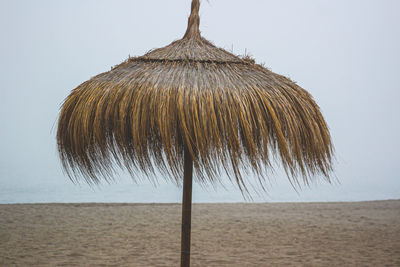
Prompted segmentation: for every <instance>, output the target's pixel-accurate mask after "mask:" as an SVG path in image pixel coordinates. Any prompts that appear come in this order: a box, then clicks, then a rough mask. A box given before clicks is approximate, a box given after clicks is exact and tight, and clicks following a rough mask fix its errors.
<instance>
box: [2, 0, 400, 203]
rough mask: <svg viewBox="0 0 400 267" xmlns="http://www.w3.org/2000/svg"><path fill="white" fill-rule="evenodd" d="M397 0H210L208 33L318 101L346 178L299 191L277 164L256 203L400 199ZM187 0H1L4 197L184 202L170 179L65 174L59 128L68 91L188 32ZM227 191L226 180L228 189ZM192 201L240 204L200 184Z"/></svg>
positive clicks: (233, 195) (205, 17)
mask: <svg viewBox="0 0 400 267" xmlns="http://www.w3.org/2000/svg"><path fill="white" fill-rule="evenodd" d="M398 10H400V2H399V1H395V0H394V1H388V0H383V1H378V0H376V1H366V0H362V1H361V0H360V1H354V0H353V1H348V0H347V1H346V0H339V1H318V0H302V1H297V0H292V1H289V0H279V1H261V0H259V1H257V0H247V1H239V0H210V1H202V6H201V10H200V13H201V22H200V30H201V32H202V35H203V36H204V37H206V38H207V39H209V40H211V41H213V42H214V43H215V44H216V45H217V46H219V47H222V48H225V49H227V50H230V51H233V52H234V53H236V54H244V53H246V52H247V53H249V54H251V55H252V56H254V57H255V58H256V61H257V62H259V63H265V65H266V66H267V67H269V68H270V69H271V70H272V71H274V72H277V73H279V74H283V75H285V76H288V77H290V78H291V79H293V80H295V81H297V82H298V84H299V85H300V86H302V87H303V88H305V89H306V90H308V91H309V92H310V93H311V94H312V95H313V96H314V98H315V100H316V101H317V103H318V104H319V106H320V107H321V109H322V112H323V114H324V116H325V119H326V120H327V122H328V125H329V126H330V129H331V134H332V137H333V142H334V145H335V147H336V156H337V163H336V176H337V178H338V179H339V181H340V184H334V185H327V184H323V183H322V184H321V183H318V184H315V185H313V186H312V187H311V189H304V190H303V191H300V192H299V194H297V193H296V192H295V191H294V190H293V189H292V188H291V187H290V185H289V183H288V182H287V181H286V178H285V177H284V175H283V174H282V173H281V172H280V171H279V170H278V171H277V172H276V173H275V174H271V175H270V176H271V186H270V188H269V192H268V194H266V195H264V196H261V197H258V196H256V197H255V200H257V201H329V200H366V199H387V198H400V179H399V178H400V174H399V171H400V167H399V159H398V155H397V154H398V151H399V150H400V141H399V130H400V126H399V122H400V120H399V114H400V108H399V105H398V100H399V96H400V93H399V89H400V88H399V82H398V79H399V77H400V52H399V47H400V18H399V16H398ZM189 11H190V1H189V0H168V1H161V0H147V1H137V0H127V1H120V0H117V1H115V0H114V1H100V0H92V1H82V0H79V1H78V0H75V1H54V0H51V1H43V0H37V1H28V0H26V1H20V0H16V1H14V0H13V1H11V0H10V1H4V0H2V1H0V203H4V202H27V201H32V202H46V201H57V202H59V201H68V202H69V201H135V202H152V201H153V202H159V201H162V202H165V201H167V202H171V201H179V200H180V191H179V188H175V187H174V186H173V185H170V184H167V185H165V184H164V183H162V182H161V181H162V179H161V180H160V182H161V184H160V185H159V186H158V187H157V188H153V187H152V186H150V185H149V184H148V183H143V184H141V185H135V184H133V183H132V182H131V181H130V180H129V178H128V177H127V175H126V174H123V173H122V174H121V176H122V177H121V178H119V183H117V184H112V185H104V186H101V187H100V188H95V189H90V188H89V187H87V186H85V185H81V186H74V185H72V183H71V182H70V181H69V180H68V179H67V177H66V176H64V175H63V173H62V170H61V166H60V164H59V161H58V158H57V153H56V142H55V133H56V129H53V131H51V130H52V127H53V125H54V124H55V122H56V119H57V116H58V112H59V108H60V105H61V103H62V101H63V99H64V98H65V97H66V96H67V95H68V94H69V92H70V91H71V90H72V89H73V88H75V87H76V86H77V85H79V84H80V83H82V82H84V81H86V80H88V79H89V78H90V77H92V76H94V75H96V74H98V73H100V72H104V71H107V70H109V69H110V67H111V66H113V65H116V64H118V63H120V62H121V61H123V60H125V59H126V58H127V57H128V55H142V54H144V53H145V52H146V51H148V50H149V49H152V48H157V47H162V46H165V45H167V44H169V43H170V42H172V41H173V40H176V39H178V38H181V37H182V36H183V34H184V32H185V29H186V22H187V17H188V15H189ZM227 187H230V186H229V185H228V186H227ZM194 190H195V191H194V201H202V202H204V201H243V199H242V197H241V195H240V193H239V192H238V190H231V189H229V190H230V191H226V190H224V189H222V188H218V190H217V191H214V189H213V188H205V189H202V188H200V187H199V186H196V187H195V189H194Z"/></svg>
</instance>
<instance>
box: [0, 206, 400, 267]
mask: <svg viewBox="0 0 400 267" xmlns="http://www.w3.org/2000/svg"><path fill="white" fill-rule="evenodd" d="M180 208H181V207H180V205H179V204H22V205H0V266H179V260H180V228H181V226H180V222H181V214H180V212H181V210H180ZM192 266H247V267H248V266H400V200H392V201H372V202H349V203H346V202H343V203H268V204H194V205H193V215H192Z"/></svg>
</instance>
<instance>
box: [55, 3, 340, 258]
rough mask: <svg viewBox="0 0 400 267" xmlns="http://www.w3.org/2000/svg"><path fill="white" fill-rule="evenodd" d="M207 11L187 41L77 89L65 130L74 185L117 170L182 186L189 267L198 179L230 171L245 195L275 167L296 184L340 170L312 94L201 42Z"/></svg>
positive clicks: (63, 152) (64, 149) (65, 110)
mask: <svg viewBox="0 0 400 267" xmlns="http://www.w3.org/2000/svg"><path fill="white" fill-rule="evenodd" d="M199 6H200V4H199V0H193V1H192V10H191V15H190V17H189V22H188V28H187V31H186V33H185V35H184V37H183V38H182V39H180V40H178V41H174V42H173V43H171V44H170V45H168V46H166V47H163V48H159V49H155V50H153V51H150V52H148V53H147V54H145V55H144V56H141V57H133V58H129V59H128V60H126V61H125V62H123V63H121V64H119V65H117V66H115V67H114V68H112V69H111V70H110V71H108V72H104V73H101V74H99V75H97V76H95V77H93V78H91V79H90V80H88V81H86V82H84V83H82V84H81V85H79V86H78V87H77V88H75V89H74V90H73V91H72V92H71V94H70V95H69V96H68V98H67V99H66V100H65V102H64V104H63V106H62V110H61V114H60V117H59V121H58V131H57V141H58V149H59V154H60V157H61V160H62V163H63V167H64V169H65V170H66V171H67V173H68V174H69V175H70V177H71V178H73V179H78V177H83V178H84V179H85V180H86V181H87V182H89V183H97V182H99V181H100V177H103V178H105V179H110V178H112V176H113V173H114V168H113V166H114V165H115V164H117V165H118V166H120V167H122V168H126V169H127V170H128V171H129V172H131V174H132V177H133V178H134V179H135V177H137V176H136V175H137V173H138V172H143V173H145V174H146V175H148V177H149V178H150V179H152V177H153V178H154V173H155V169H158V170H161V171H162V172H163V174H165V177H166V178H167V179H172V180H173V181H175V182H176V183H178V184H181V183H182V180H183V208H182V258H181V263H182V266H188V265H189V259H190V220H191V219H190V214H191V192H192V171H193V170H194V173H195V178H196V179H197V181H198V182H200V183H214V182H217V181H219V177H220V173H221V172H225V173H227V174H228V176H229V177H230V179H232V180H234V181H235V182H236V183H237V185H238V187H239V188H240V190H241V191H242V192H244V193H246V192H248V191H247V185H248V181H247V179H246V178H247V177H245V176H244V175H243V173H242V172H243V170H244V169H245V168H246V169H247V170H251V171H252V172H253V173H254V174H256V176H257V177H258V179H257V181H259V182H260V184H261V185H262V184H263V182H264V177H265V173H266V169H268V168H269V167H270V166H271V164H272V162H273V161H274V160H279V159H280V161H281V162H282V165H283V167H284V168H285V170H286V173H287V175H288V177H289V179H290V181H291V182H292V183H294V184H298V183H299V178H301V179H302V180H303V182H304V183H306V184H308V182H309V181H310V179H311V177H313V176H315V175H318V174H322V177H325V179H326V180H328V181H329V173H330V171H331V169H332V167H331V166H332V165H331V156H332V143H331V138H330V135H329V131H328V128H327V125H326V123H325V121H324V119H323V117H322V115H321V113H320V110H319V107H318V106H317V104H316V103H315V102H314V100H313V99H312V97H311V95H310V94H309V93H308V92H306V91H305V90H304V89H302V88H301V87H300V86H298V85H297V84H296V83H294V82H293V81H291V80H290V79H288V78H286V77H284V76H281V75H278V74H275V73H273V72H271V71H269V70H268V69H266V68H264V67H263V66H261V65H258V64H256V63H255V62H254V60H252V59H251V58H248V57H238V56H235V55H233V54H232V53H229V52H227V51H225V50H223V49H220V48H217V47H215V46H214V45H213V44H212V43H211V42H209V41H207V40H206V39H204V38H203V37H201V35H200V31H199V21H200V20H199V15H198V12H199ZM193 167H194V168H193ZM152 174H153V175H152ZM182 177H184V179H182Z"/></svg>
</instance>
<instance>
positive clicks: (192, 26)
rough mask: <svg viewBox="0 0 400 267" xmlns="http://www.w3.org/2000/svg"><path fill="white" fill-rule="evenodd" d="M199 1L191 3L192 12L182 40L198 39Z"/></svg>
mask: <svg viewBox="0 0 400 267" xmlns="http://www.w3.org/2000/svg"><path fill="white" fill-rule="evenodd" d="M199 9H200V1H199V0H193V1H192V11H191V13H190V17H189V20H188V27H187V30H186V33H185V35H184V36H183V38H188V39H190V38H200V30H199V25H200V17H199Z"/></svg>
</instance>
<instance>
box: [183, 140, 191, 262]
mask: <svg viewBox="0 0 400 267" xmlns="http://www.w3.org/2000/svg"><path fill="white" fill-rule="evenodd" d="M184 158H185V159H184V173H183V196H182V233H181V267H189V266H190V231H191V221H192V174H193V159H192V156H191V154H190V152H189V151H188V149H187V148H186V146H185V152H184Z"/></svg>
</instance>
